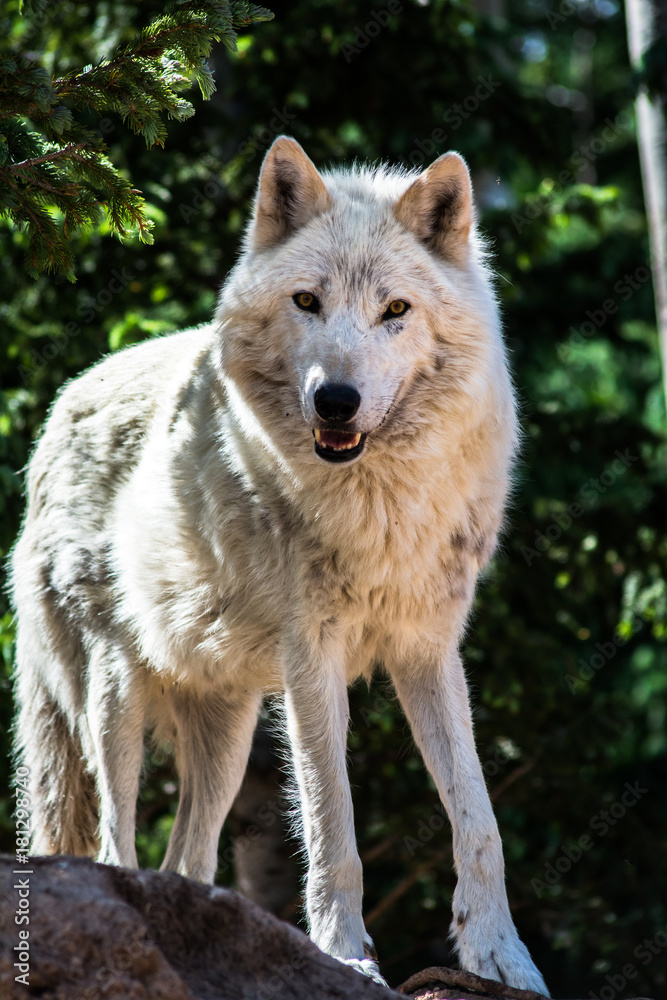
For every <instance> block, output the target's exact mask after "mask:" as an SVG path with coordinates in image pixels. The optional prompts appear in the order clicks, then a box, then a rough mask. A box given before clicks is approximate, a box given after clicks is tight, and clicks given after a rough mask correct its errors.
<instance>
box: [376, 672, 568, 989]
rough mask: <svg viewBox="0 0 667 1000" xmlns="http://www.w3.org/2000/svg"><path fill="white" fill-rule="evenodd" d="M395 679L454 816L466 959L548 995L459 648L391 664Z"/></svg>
mask: <svg viewBox="0 0 667 1000" xmlns="http://www.w3.org/2000/svg"><path fill="white" fill-rule="evenodd" d="M392 679H393V681H394V684H395V687H396V691H397V693H398V697H399V699H400V701H401V704H402V705H403V708H404V710H405V714H406V715H407V717H408V721H409V723H410V726H411V727H412V732H413V735H414V737H415V740H416V742H417V744H418V746H419V749H420V750H421V753H422V756H423V757H424V761H425V762H426V766H427V767H428V769H429V771H430V772H431V774H432V776H433V780H434V781H435V783H436V786H437V789H438V792H439V793H440V798H441V799H442V802H443V805H444V806H445V808H446V810H447V813H448V814H449V818H450V821H451V824H452V834H453V842H454V843H453V846H454V861H455V864H456V871H457V875H458V882H457V885H456V890H455V892H454V899H453V901H452V908H453V916H454V919H453V922H452V928H451V931H452V936H453V937H454V938H455V939H456V947H457V950H458V953H459V958H460V960H461V965H462V966H463V968H464V969H468V970H469V971H470V972H474V973H476V974H477V975H479V976H484V977H486V978H487V979H494V980H496V981H497V982H501V983H506V984H507V985H509V986H514V987H516V988H518V989H524V990H536V991H537V992H538V993H543V994H545V995H546V996H548V993H547V988H546V986H545V984H544V980H543V979H542V976H541V975H540V973H539V972H538V970H537V968H536V967H535V965H534V964H533V961H532V959H531V957H530V955H529V953H528V949H527V948H526V946H525V945H524V944H523V942H522V941H521V940H520V938H519V936H518V934H517V932H516V928H515V927H514V924H513V922H512V917H511V915H510V910H509V904H508V902H507V894H506V891H505V879H504V864H503V853H502V845H501V842H500V835H499V833H498V826H497V824H496V820H495V817H494V815H493V810H492V808H491V802H490V800H489V796H488V793H487V790H486V785H485V782H484V775H483V773H482V768H481V765H480V763H479V759H478V757H477V751H476V749H475V743H474V739H473V731H472V720H471V716H470V705H469V702H468V690H467V686H466V680H465V675H464V672H463V666H462V664H461V661H460V659H459V656H458V654H456V653H452V654H451V655H450V656H449V657H446V658H444V659H443V661H442V662H441V663H438V664H437V665H435V664H431V665H427V664H424V663H423V662H422V664H420V665H419V666H417V665H412V666H411V667H409V668H408V667H406V668H400V669H396V670H392Z"/></svg>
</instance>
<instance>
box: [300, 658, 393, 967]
mask: <svg viewBox="0 0 667 1000" xmlns="http://www.w3.org/2000/svg"><path fill="white" fill-rule="evenodd" d="M285 714H286V722H287V733H288V736H289V740H290V745H291V750H292V757H293V762H294V772H295V777H296V781H297V785H298V788H299V797H300V800H301V814H302V822H303V836H304V840H305V845H306V851H307V855H308V877H307V883H306V909H307V913H308V922H309V927H310V936H311V938H312V940H313V941H314V942H315V944H316V945H318V947H320V948H321V949H322V951H325V952H327V954H329V955H332V956H333V957H334V958H338V959H340V960H341V961H343V962H345V963H346V964H348V965H351V966H353V967H354V968H356V969H358V970H359V971H360V972H364V973H365V974H366V975H369V976H371V977H372V978H377V979H378V980H379V981H380V982H383V981H384V980H382V979H381V978H380V975H379V972H378V967H377V964H376V963H375V962H374V961H373V960H372V959H371V958H369V957H368V956H369V954H372V948H373V943H372V941H371V939H370V937H369V936H368V934H367V933H366V931H365V929H364V923H363V919H362V914H361V900H362V872H361V861H360V859H359V854H358V851H357V844H356V837H355V833H354V816H353V812H352V795H351V792H350V784H349V781H348V777H347V767H346V759H345V755H346V742H347V727H348V719H349V707H348V697H347V684H346V679H345V669H344V659H343V650H342V648H335V649H334V648H329V649H326V650H324V649H322V648H321V647H318V648H313V647H311V646H310V645H309V644H308V643H305V642H304V643H294V644H293V646H292V649H291V653H290V657H289V660H288V663H287V665H286V677H285Z"/></svg>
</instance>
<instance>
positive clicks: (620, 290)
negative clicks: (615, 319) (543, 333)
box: [556, 257, 651, 361]
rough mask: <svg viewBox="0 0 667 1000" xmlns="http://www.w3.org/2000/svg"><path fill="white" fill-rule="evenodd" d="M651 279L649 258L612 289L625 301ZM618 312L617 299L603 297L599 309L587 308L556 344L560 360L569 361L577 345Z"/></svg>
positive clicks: (620, 279) (582, 342) (624, 276)
mask: <svg viewBox="0 0 667 1000" xmlns="http://www.w3.org/2000/svg"><path fill="white" fill-rule="evenodd" d="M650 279H651V258H650V257H649V259H648V260H647V261H646V263H645V264H640V265H639V267H638V268H636V269H635V270H634V271H633V273H632V274H624V275H623V277H622V278H619V279H618V281H616V282H615V283H614V287H613V291H614V292H615V293H616V295H617V296H618V298H620V299H621V301H623V302H627V301H628V300H629V299H631V298H632V296H633V295H634V294H635V292H638V291H639V289H640V288H642V287H643V286H644V285H645V284H646V282H647V281H650ZM617 312H618V301H617V299H611V298H610V299H605V300H604V302H602V303H601V305H600V308H599V309H587V310H586V312H585V313H584V315H585V316H586V319H585V320H584V322H583V323H580V324H579V327H578V328H577V327H575V326H571V327H570V329H569V330H568V333H569V334H570V336H569V337H568V339H567V341H564V342H563V343H561V344H558V345H557V347H556V351H557V352H558V357H559V358H560V360H561V361H569V360H570V359H571V357H572V355H573V354H574V352H575V350H576V348H577V347H581V345H582V344H584V343H585V342H586V340H587V339H588V338H589V337H592V336H593V334H595V333H597V331H598V330H601V329H602V327H603V326H604V325H605V323H606V322H607V320H608V319H609V317H610V316H613V315H614V314H615V313H617Z"/></svg>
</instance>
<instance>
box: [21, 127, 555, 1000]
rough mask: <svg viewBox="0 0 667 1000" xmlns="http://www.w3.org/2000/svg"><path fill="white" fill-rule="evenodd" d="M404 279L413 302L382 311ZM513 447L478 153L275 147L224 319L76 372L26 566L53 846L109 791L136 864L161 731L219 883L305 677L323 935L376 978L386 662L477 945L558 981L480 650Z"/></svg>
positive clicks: (482, 966) (36, 718) (34, 721)
mask: <svg viewBox="0 0 667 1000" xmlns="http://www.w3.org/2000/svg"><path fill="white" fill-rule="evenodd" d="M304 291H307V292H310V293H312V294H314V295H315V296H316V297H317V298H318V299H319V301H320V304H321V309H320V311H319V313H317V314H314V313H311V312H307V311H304V310H303V309H299V308H298V307H297V306H296V304H295V302H294V301H293V296H294V295H295V294H297V293H298V292H304ZM396 299H402V300H404V301H405V302H407V303H409V305H410V309H409V310H407V311H406V313H405V314H404V315H402V316H400V317H398V318H397V319H395V320H394V319H392V320H389V321H385V320H383V319H382V316H383V314H384V313H385V312H386V310H387V307H388V305H389V303H390V302H391V301H393V300H396ZM325 380H328V381H330V382H337V383H345V384H351V385H353V386H354V387H356V389H357V390H358V392H359V394H360V396H361V405H360V408H359V411H358V412H357V414H356V416H355V417H354V419H353V421H352V423H351V424H350V430H351V431H353V432H360V433H363V434H366V435H367V437H366V439H365V447H364V449H363V451H362V453H361V454H360V455H359V457H358V458H356V459H354V460H353V461H351V462H349V464H346V463H331V462H328V461H325V460H323V459H322V458H321V457H319V456H318V455H317V454H316V453H315V450H314V440H313V430H314V428H315V427H320V426H321V420H320V418H319V417H318V416H317V414H316V412H315V408H314V403H313V397H314V393H315V390H316V388H317V387H318V386H319V385H321V384H322V382H323V381H325ZM516 441H517V431H516V418H515V405H514V399H513V393H512V389H511V385H510V380H509V377H508V373H507V364H506V358H505V351H504V347H503V343H502V338H501V332H500V327H499V321H498V313H497V308H496V302H495V298H494V293H493V289H492V286H491V282H490V279H489V273H488V270H487V268H486V266H485V264H484V258H483V253H482V251H481V249H480V245H479V242H478V239H477V237H476V235H475V231H474V220H473V216H472V207H471V201H470V185H469V179H468V172H467V169H466V167H465V164H464V163H463V161H462V160H461V159H460V158H459V157H457V156H455V155H454V154H449V155H447V156H445V157H441V158H440V160H438V161H436V163H435V164H434V165H432V167H431V168H429V170H428V171H427V172H426V173H424V174H422V175H417V174H416V173H410V174H408V173H405V172H403V171H400V170H399V171H395V170H391V169H387V168H365V167H354V168H352V169H350V170H334V171H331V172H330V173H323V174H322V175H319V174H318V173H317V171H316V170H315V168H314V167H313V165H312V163H311V162H310V161H309V160H308V158H307V157H306V156H305V154H304V153H303V151H302V150H301V148H300V147H299V146H298V145H297V144H296V143H294V142H293V141H292V140H288V139H284V138H281V139H279V140H277V142H276V143H275V144H274V146H273V147H272V149H271V151H270V152H269V153H268V155H267V159H266V161H265V164H264V167H263V171H262V176H261V182H260V187H259V190H258V197H257V203H256V209H255V213H254V216H253V220H252V222H251V225H250V227H249V230H248V233H247V235H246V240H245V248H244V252H243V254H242V256H241V258H240V261H239V263H238V265H237V266H236V267H235V269H234V270H233V272H232V273H231V275H230V276H229V277H228V279H227V281H226V283H225V285H224V287H223V289H222V292H221V295H220V302H219V307H218V310H217V313H216V317H215V320H214V322H213V323H211V324H210V325H208V326H204V327H200V328H198V329H194V330H189V331H186V332H183V333H178V334H173V335H171V336H166V337H162V338H158V339H155V340H151V341H149V342H146V343H144V344H141V345H138V346H135V347H131V348H129V349H127V350H125V351H122V352H120V353H119V354H116V355H113V356H111V357H109V358H107V359H105V360H103V361H102V362H100V363H99V364H97V365H95V366H94V367H93V368H91V369H90V370H89V371H88V372H86V373H85V374H84V375H82V376H81V377H79V378H78V379H76V380H74V381H73V382H71V383H70V384H69V385H68V386H66V388H65V389H64V390H63V391H62V392H61V394H60V396H59V397H58V399H57V401H56V403H55V405H54V407H53V409H52V411H51V414H50V417H49V419H48V421H47V424H46V427H45V430H44V433H43V435H42V437H41V439H40V441H39V444H38V446H37V448H36V450H35V453H34V455H33V458H32V460H31V462H30V467H29V473H28V512H27V515H26V519H25V523H24V526H23V530H22V534H21V537H20V539H19V541H18V543H17V546H16V548H15V551H14V556H13V582H14V599H15V604H16V609H17V615H18V666H17V696H18V703H19V708H20V714H19V721H18V726H17V736H18V741H17V742H18V748H19V752H20V755H21V758H22V760H23V761H24V762H25V763H26V764H27V766H28V767H29V768H30V772H31V792H32V796H33V800H34V827H35V849H36V850H38V851H42V852H50V851H69V852H73V853H85V852H89V853H90V852H95V851H96V850H97V849H98V834H97V821H96V813H95V810H96V799H99V812H100V818H99V858H100V860H103V861H106V862H111V863H116V864H121V865H127V866H135V865H136V855H135V849H134V817H135V804H136V798H137V794H138V786H139V774H140V766H141V760H142V752H143V739H144V733H145V731H147V730H153V731H155V732H156V733H157V735H158V737H159V738H160V739H163V740H164V739H168V740H171V741H172V743H173V746H174V750H175V757H176V763H177V767H178V770H179V777H180V804H179V809H178V815H177V818H176V822H175V826H174V830H173V833H172V835H171V840H170V843H169V847H168V850H167V855H166V858H165V862H164V866H165V867H167V868H173V869H176V870H177V871H180V872H181V873H183V874H184V875H189V876H191V877H193V878H196V879H201V880H205V881H210V880H212V879H213V877H214V875H215V869H216V852H217V843H218V837H219V833H220V828H221V825H222V822H223V820H224V818H225V816H226V814H227V811H228V809H229V807H230V805H231V802H232V801H233V799H234V796H235V794H236V792H237V790H238V787H239V784H240V782H241V779H242V776H243V772H244V768H245V764H246V760H247V755H248V752H249V748H250V743H251V738H252V733H253V728H254V724H255V719H256V715H257V710H258V705H259V702H260V699H261V697H262V694H264V693H266V692H273V691H283V692H285V714H286V731H287V735H288V737H289V741H290V745H291V748H292V755H293V761H294V772H295V778H296V782H297V785H298V788H299V793H300V799H301V808H302V817H303V832H304V838H305V845H306V850H307V856H308V860H309V874H308V882H307V892H306V898H307V907H308V914H309V920H310V926H311V934H312V937H313V939H314V940H315V941H316V943H317V944H319V945H320V946H321V947H322V948H323V949H324V950H325V951H327V952H329V953H330V954H332V955H334V956H336V957H338V958H340V959H342V960H345V961H348V962H350V963H351V964H354V965H356V966H357V967H358V968H361V969H363V970H364V971H366V972H368V973H370V974H376V973H377V968H376V966H375V965H374V963H373V962H372V960H371V959H370V958H368V957H367V956H368V954H369V953H370V952H369V950H368V949H369V947H370V939H369V938H368V936H367V934H366V933H365V931H364V927H363V922H362V916H361V904H362V899H361V897H362V875H361V865H360V862H359V857H358V853H357V849H356V845H355V838H354V825H353V816H352V804H351V797H350V790H349V785H348V780H347V775H346V761H345V741H346V729H347V723H348V705H347V691H346V687H347V684H348V683H349V682H350V681H352V680H354V679H355V678H356V677H358V676H360V675H362V674H364V675H369V674H370V671H371V669H372V666H373V664H375V663H377V662H381V663H382V664H383V665H384V668H385V670H386V671H387V672H388V674H389V675H390V677H391V678H392V680H393V683H394V685H395V687H396V691H397V694H398V696H399V699H400V701H401V703H402V705H403V707H404V709H405V712H406V715H407V717H408V719H409V721H410V724H411V726H412V730H413V733H414V736H415V740H416V742H417V744H418V745H419V747H420V749H421V751H422V754H423V756H424V758H425V762H426V764H427V766H428V768H429V769H430V771H431V773H432V775H433V778H434V780H435V783H436V785H437V787H438V790H439V793H440V795H441V798H442V801H443V803H444V805H445V806H446V808H447V811H448V813H449V816H450V818H451V823H452V829H453V843H454V857H455V862H456V868H457V872H458V884H457V888H456V892H455V894H454V900H453V911H454V920H453V924H452V933H453V936H454V937H455V939H456V944H457V947H458V950H459V955H460V958H461V962H462V964H463V966H464V967H465V968H467V969H470V970H472V971H474V972H477V973H479V974H481V975H483V976H488V977H489V978H495V979H501V980H504V981H505V982H507V983H510V984H511V985H513V986H516V987H523V988H531V989H536V990H540V991H542V992H545V987H544V983H543V981H542V978H541V976H540V974H539V973H538V971H537V970H536V969H535V967H534V965H533V963H532V961H531V959H530V957H529V955H528V952H527V951H526V949H525V947H524V945H523V944H522V943H521V941H520V940H519V938H518V937H517V934H516V931H515V929H514V926H513V923H512V920H511V917H510V913H509V909H508V905H507V898H506V894H505V887H504V877H503V859H502V850H501V845H500V839H499V835H498V830H497V826H496V823H495V820H494V817H493V814H492V810H491V806H490V803H489V798H488V795H487V791H486V788H485V784H484V779H483V775H482V771H481V768H480V765H479V762H478V759H477V755H476V751H475V747H474V741H473V735H472V725H471V719H470V710H469V706H468V695H467V689H466V682H465V678H464V674H463V668H462V666H461V662H460V659H459V655H458V651H457V650H458V644H459V641H460V638H461V635H462V632H463V629H464V627H465V622H466V617H467V614H468V611H469V609H470V605H471V602H472V600H473V594H474V588H475V581H476V578H477V575H478V573H479V571H480V569H481V568H482V567H483V566H484V565H485V564H486V563H487V562H488V560H489V558H490V556H491V554H492V552H493V549H494V546H495V542H496V535H497V532H498V529H499V526H500V523H501V519H502V511H503V505H504V502H505V498H506V494H507V490H508V484H509V475H510V467H511V462H512V458H513V454H514V452H515V448H516ZM409 832H410V831H409V830H408V831H406V833H409ZM221 946H222V943H221ZM365 956H366V957H365Z"/></svg>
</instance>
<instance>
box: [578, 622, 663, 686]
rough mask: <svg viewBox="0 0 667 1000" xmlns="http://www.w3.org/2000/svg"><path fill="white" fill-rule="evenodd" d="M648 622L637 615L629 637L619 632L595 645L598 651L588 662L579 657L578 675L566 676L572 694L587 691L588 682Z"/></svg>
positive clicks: (631, 625)
mask: <svg viewBox="0 0 667 1000" xmlns="http://www.w3.org/2000/svg"><path fill="white" fill-rule="evenodd" d="M647 621H648V619H647V618H645V617H644V616H643V615H641V614H638V615H635V616H634V618H633V619H632V621H631V622H630V629H631V631H630V633H629V635H627V636H625V635H622V634H621V633H619V632H615V633H614V635H613V637H612V638H611V639H608V640H607V641H606V642H596V643H595V650H596V651H595V652H594V653H593V654H592V656H591V657H590V658H589V659H588V660H584V658H583V657H579V662H578V663H577V667H578V668H579V669H578V670H577V673H576V674H570V673H567V674H565V684H566V685H567V688H568V691H569V692H570V694H577V691H578V690H579V689H581V688H583V689H584V690H586V686H587V685H586V682H587V681H590V680H591V679H592V678H593V677H594V676H595V674H596V673H597V672H598V671H599V670H602V668H603V667H604V666H605V665H606V664H607V663H609V661H610V660H613V659H614V657H615V656H616V653H617V652H618V650H619V649H620V648H621V647H622V646H625V644H626V643H627V642H629V641H630V639H632V638H633V637H634V636H635V635H636V634H637V633H638V632H639V631H640V630H641V629H642V628H643V627H644V625H645V624H646V622H647Z"/></svg>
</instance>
